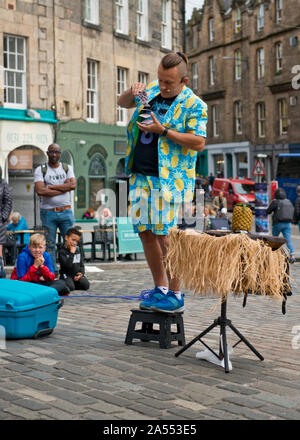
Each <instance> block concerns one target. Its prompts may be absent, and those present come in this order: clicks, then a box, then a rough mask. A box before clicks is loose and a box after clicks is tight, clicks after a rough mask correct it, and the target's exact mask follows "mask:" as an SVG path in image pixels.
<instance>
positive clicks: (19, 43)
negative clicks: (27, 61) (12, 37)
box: [17, 38, 24, 54]
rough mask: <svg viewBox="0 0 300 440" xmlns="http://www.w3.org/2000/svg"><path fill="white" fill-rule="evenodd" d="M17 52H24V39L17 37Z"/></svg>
mask: <svg viewBox="0 0 300 440" xmlns="http://www.w3.org/2000/svg"><path fill="white" fill-rule="evenodd" d="M17 52H18V53H19V54H23V53H24V40H23V38H17Z"/></svg>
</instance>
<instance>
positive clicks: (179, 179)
mask: <svg viewBox="0 0 300 440" xmlns="http://www.w3.org/2000/svg"><path fill="white" fill-rule="evenodd" d="M174 178H175V182H174V183H175V188H176V189H177V191H182V190H183V189H184V183H183V180H182V172H181V171H179V170H178V171H175V173H174Z"/></svg>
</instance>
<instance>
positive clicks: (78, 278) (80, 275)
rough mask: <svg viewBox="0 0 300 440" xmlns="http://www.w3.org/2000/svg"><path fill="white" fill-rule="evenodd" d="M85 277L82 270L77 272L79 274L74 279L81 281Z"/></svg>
mask: <svg viewBox="0 0 300 440" xmlns="http://www.w3.org/2000/svg"><path fill="white" fill-rule="evenodd" d="M82 277H83V274H82V273H81V272H77V274H76V275H75V277H74V281H79V280H80V279H81V278H82Z"/></svg>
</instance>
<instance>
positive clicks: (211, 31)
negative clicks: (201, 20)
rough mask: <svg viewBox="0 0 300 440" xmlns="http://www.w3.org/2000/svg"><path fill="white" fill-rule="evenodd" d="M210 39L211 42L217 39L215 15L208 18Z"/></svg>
mask: <svg viewBox="0 0 300 440" xmlns="http://www.w3.org/2000/svg"><path fill="white" fill-rule="evenodd" d="M208 39H209V42H210V43H212V42H213V41H214V40H215V20H214V18H213V17H210V18H209V19H208Z"/></svg>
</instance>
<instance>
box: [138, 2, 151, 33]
mask: <svg viewBox="0 0 300 440" xmlns="http://www.w3.org/2000/svg"><path fill="white" fill-rule="evenodd" d="M136 15H137V38H138V39H139V40H143V41H148V0H138V2H137V11H136Z"/></svg>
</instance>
